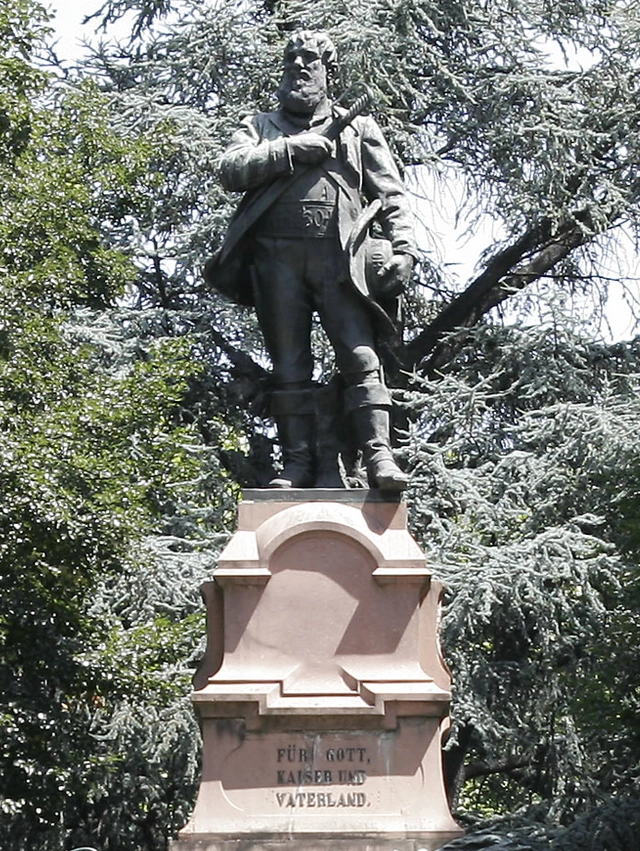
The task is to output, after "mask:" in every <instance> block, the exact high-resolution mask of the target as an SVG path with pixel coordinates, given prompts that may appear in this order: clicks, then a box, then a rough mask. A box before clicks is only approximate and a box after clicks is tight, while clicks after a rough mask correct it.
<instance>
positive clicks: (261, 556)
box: [171, 490, 461, 851]
mask: <svg viewBox="0 0 640 851" xmlns="http://www.w3.org/2000/svg"><path fill="white" fill-rule="evenodd" d="M441 590H442V589H441V586H440V584H439V583H437V582H435V581H433V580H432V578H431V575H430V572H429V570H428V569H427V567H426V565H425V558H424V555H423V553H422V552H421V550H420V549H419V547H418V545H417V544H416V543H415V541H414V540H413V538H412V537H411V536H410V534H409V532H408V531H407V527H406V508H405V506H404V505H403V504H402V503H401V502H389V501H385V500H384V499H382V498H381V496H380V495H378V494H376V493H375V492H373V491H317V490H316V491H314V490H304V491H247V492H246V493H245V500H244V501H243V502H242V503H241V505H240V510H239V520H238V531H237V532H236V533H235V535H234V536H233V538H232V539H231V540H230V542H229V544H228V545H227V547H226V549H225V550H224V552H223V553H222V555H221V557H220V561H219V566H218V569H217V571H216V572H215V574H214V580H213V581H212V582H208V583H206V584H205V585H204V587H203V594H204V597H205V601H206V604H207V612H208V646H207V652H206V655H205V658H204V661H203V665H202V667H201V669H200V671H199V672H198V675H197V677H196V691H195V692H194V694H193V700H194V702H195V705H196V708H197V711H198V713H199V715H200V717H201V719H202V728H203V738H204V752H203V766H202V780H201V784H200V791H199V794H198V800H197V803H196V807H195V810H194V813H193V816H192V818H191V820H190V822H189V823H188V824H187V825H186V827H185V828H184V829H183V830H182V831H181V832H180V835H179V839H178V840H177V841H176V842H174V843H173V845H172V846H171V847H172V851H196V849H197V851H232V849H233V850H234V851H235V849H238V851H239V849H242V851H245V849H246V850H247V851H249V849H251V851H258V849H264V851H276V849H277V851H280V850H281V849H283V848H286V849H293V848H294V847H295V848H296V849H298V848H299V849H304V851H321V849H322V851H329V849H330V848H331V849H334V848H341V849H344V851H355V849H358V851H367V849H385V851H417V849H426V851H432V849H436V848H439V847H440V846H441V845H443V844H445V843H446V842H448V841H450V840H451V839H453V838H455V837H456V836H459V835H460V833H461V831H460V829H459V828H458V826H457V825H456V824H455V822H454V821H453V819H452V817H451V814H450V812H449V808H448V805H447V801H446V797H445V792H444V784H443V778H442V760H441V745H442V737H443V734H444V733H445V732H446V730H447V725H448V715H447V712H448V706H449V700H450V691H449V689H450V677H449V673H448V671H447V669H446V667H445V665H444V663H443V661H442V658H441V655H440V652H439V648H438V640H437V628H438V613H439V605H440V596H441Z"/></svg>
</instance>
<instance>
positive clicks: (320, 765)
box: [275, 744, 371, 808]
mask: <svg viewBox="0 0 640 851" xmlns="http://www.w3.org/2000/svg"><path fill="white" fill-rule="evenodd" d="M275 756H276V763H279V765H277V766H276V784H277V785H278V786H295V787H296V791H295V792H294V791H291V792H286V791H282V792H276V793H275V795H276V801H277V804H278V806H279V807H282V808H285V807H289V808H302V807H366V806H369V803H368V801H367V796H366V794H365V793H364V792H353V791H349V790H348V789H347V790H342V789H339V788H338V789H335V788H334V789H333V790H332V791H322V792H320V791H316V790H314V791H301V790H300V787H303V786H338V787H340V786H347V787H349V786H350V787H353V786H362V785H363V784H364V783H365V782H366V779H367V772H366V770H365V768H364V767H362V768H361V767H360V766H361V765H368V764H369V763H370V762H371V759H370V757H369V756H368V755H367V748H361V747H344V746H340V747H325V746H324V745H323V746H320V747H315V748H310V747H300V746H299V745H295V744H289V745H286V746H285V747H280V748H277V749H276V754H275Z"/></svg>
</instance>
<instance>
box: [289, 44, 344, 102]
mask: <svg viewBox="0 0 640 851" xmlns="http://www.w3.org/2000/svg"><path fill="white" fill-rule="evenodd" d="M336 67H337V58H336V49H335V47H334V45H333V42H332V41H331V39H330V38H329V36H328V35H327V34H326V33H323V32H310V31H309V30H300V31H299V32H296V33H293V35H292V36H291V38H290V39H289V42H288V44H287V46H286V48H285V51H284V73H283V75H282V82H281V83H280V88H279V89H278V92H277V94H278V99H279V100H280V103H281V104H282V106H283V107H284V109H286V110H288V111H289V112H293V113H296V114H300V115H310V114H312V113H313V112H315V110H316V109H317V107H318V106H319V105H320V104H322V103H323V102H325V101H326V99H327V80H328V76H329V75H330V74H331V73H333V72H334V71H335V70H336Z"/></svg>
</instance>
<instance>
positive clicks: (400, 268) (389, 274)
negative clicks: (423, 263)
mask: <svg viewBox="0 0 640 851" xmlns="http://www.w3.org/2000/svg"><path fill="white" fill-rule="evenodd" d="M414 262H415V261H414V259H413V257H412V256H411V255H410V254H394V255H393V256H392V257H391V259H390V260H388V261H387V262H386V263H385V264H384V266H383V267H382V269H380V271H379V272H378V285H377V288H376V289H377V291H378V295H382V296H386V297H387V298H391V297H393V296H397V295H402V293H403V292H404V289H405V287H406V286H407V284H408V283H409V278H410V277H411V272H412V271H413V264H414Z"/></svg>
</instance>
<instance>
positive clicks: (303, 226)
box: [258, 201, 338, 239]
mask: <svg viewBox="0 0 640 851" xmlns="http://www.w3.org/2000/svg"><path fill="white" fill-rule="evenodd" d="M337 232H338V226H337V215H336V205H335V202H333V201H291V202H289V201H283V202H282V203H280V204H275V206H273V207H272V208H271V209H270V210H268V211H267V213H266V214H265V215H264V216H263V217H262V219H261V221H260V225H259V227H258V233H259V235H260V236H271V237H278V238H281V239H300V238H307V239H325V238H327V237H333V236H335V235H336V234H337Z"/></svg>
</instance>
